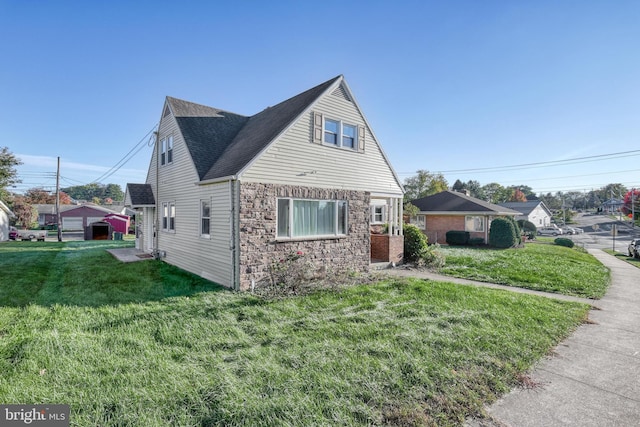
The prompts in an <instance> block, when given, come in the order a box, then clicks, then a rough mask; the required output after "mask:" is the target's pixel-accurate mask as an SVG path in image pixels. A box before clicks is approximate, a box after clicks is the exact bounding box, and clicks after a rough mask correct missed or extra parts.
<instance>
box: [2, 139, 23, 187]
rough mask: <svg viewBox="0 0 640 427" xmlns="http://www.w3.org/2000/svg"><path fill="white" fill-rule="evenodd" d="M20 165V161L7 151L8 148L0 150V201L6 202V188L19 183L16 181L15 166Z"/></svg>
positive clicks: (16, 172)
mask: <svg viewBox="0 0 640 427" xmlns="http://www.w3.org/2000/svg"><path fill="white" fill-rule="evenodd" d="M21 164H22V161H20V159H18V158H17V157H16V156H14V155H13V153H11V152H10V151H9V148H7V147H2V148H0V199H3V200H6V199H7V198H8V196H9V192H8V191H7V187H10V186H12V185H14V184H18V183H19V182H21V181H20V180H19V179H18V171H17V170H16V166H19V165H21Z"/></svg>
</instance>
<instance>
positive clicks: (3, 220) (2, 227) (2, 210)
mask: <svg viewBox="0 0 640 427" xmlns="http://www.w3.org/2000/svg"><path fill="white" fill-rule="evenodd" d="M14 217H15V215H14V214H13V212H11V209H9V207H8V206H7V205H5V204H4V203H3V202H2V200H0V242H3V241H5V240H9V219H11V218H14Z"/></svg>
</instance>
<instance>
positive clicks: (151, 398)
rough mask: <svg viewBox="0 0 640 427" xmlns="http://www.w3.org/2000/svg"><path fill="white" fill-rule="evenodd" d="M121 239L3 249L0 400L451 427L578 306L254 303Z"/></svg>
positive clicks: (236, 417) (345, 293) (183, 415)
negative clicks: (125, 253)
mask: <svg viewBox="0 0 640 427" xmlns="http://www.w3.org/2000/svg"><path fill="white" fill-rule="evenodd" d="M127 244H129V243H127V242H124V243H123V242H69V243H35V242H33V243H31V242H10V243H2V244H0V268H2V271H3V276H2V282H1V283H0V402H3V403H66V404H70V405H71V408H72V416H71V425H74V426H96V425H100V426H125V425H126V426H167V425H175V426H214V425H224V426H248V425H250V426H273V425H283V426H286V425H288V426H309V425H363V426H364V425H438V426H441V425H444V426H446V425H461V424H462V422H463V421H464V419H465V417H467V416H468V415H478V414H480V413H481V412H482V407H483V405H484V404H486V403H489V402H491V401H493V400H495V399H496V398H497V397H498V396H500V395H501V394H502V393H505V392H507V391H508V390H509V389H510V388H511V387H513V386H514V385H517V384H518V382H519V381H521V380H523V373H524V372H525V371H526V370H527V369H528V368H529V367H530V366H531V365H532V364H533V363H534V362H535V361H536V360H538V359H539V358H540V357H542V356H544V355H545V354H547V353H548V352H549V350H550V349H551V348H552V347H553V346H554V345H555V344H556V343H558V342H559V341H560V340H561V339H562V338H563V337H565V336H567V335H568V334H569V333H570V332H571V331H572V330H573V329H574V328H575V327H577V326H578V325H579V324H580V323H581V322H583V321H584V320H585V318H586V315H587V313H588V309H589V307H588V306H587V305H583V304H576V303H569V302H561V301H555V300H551V299H546V298H539V297H535V296H528V295H520V294H513V293H510V292H506V291H499V290H491V289H482V288H474V287H465V286H456V285H452V284H447V283H438V282H432V281H420V280H409V281H395V280H391V279H389V280H388V281H382V282H379V283H376V284H373V285H366V286H365V285H363V286H354V287H350V288H347V289H343V290H341V291H340V292H318V293H315V294H312V295H308V296H305V297H295V298H287V299H281V300H261V299H258V298H257V297H254V296H251V295H249V294H245V293H235V292H230V291H226V290H221V289H220V288H219V287H217V286H216V285H213V284H211V283H210V282H207V281H205V280H202V279H200V278H198V277H195V276H192V275H190V274H187V273H184V272H182V271H180V270H178V269H175V268H173V267H171V266H169V265H166V264H164V263H162V262H159V261H154V260H148V261H143V262H139V263H134V264H121V263H119V262H117V261H116V260H115V259H113V258H112V257H111V255H109V254H108V253H106V252H105V251H104V249H105V248H106V247H110V246H111V247H113V246H119V245H127Z"/></svg>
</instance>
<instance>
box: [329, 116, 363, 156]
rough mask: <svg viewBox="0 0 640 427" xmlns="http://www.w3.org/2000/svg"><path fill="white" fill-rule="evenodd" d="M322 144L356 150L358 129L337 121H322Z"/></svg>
mask: <svg viewBox="0 0 640 427" xmlns="http://www.w3.org/2000/svg"><path fill="white" fill-rule="evenodd" d="M323 141H324V143H325V144H330V145H334V146H336V147H343V148H349V149H351V150H357V149H358V129H357V127H356V126H354V125H350V124H347V123H344V122H342V121H339V120H331V119H325V120H324V140H323Z"/></svg>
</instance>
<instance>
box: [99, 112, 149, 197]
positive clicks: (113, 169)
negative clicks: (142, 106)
mask: <svg viewBox="0 0 640 427" xmlns="http://www.w3.org/2000/svg"><path fill="white" fill-rule="evenodd" d="M157 127H158V123H156V124H155V125H154V126H153V127H152V128H151V130H150V131H149V132H147V134H146V135H145V136H143V137H142V139H141V140H140V141H138V143H136V144H135V145H134V146H133V148H131V150H129V152H128V153H127V154H125V155H124V157H122V159H120V160H119V161H118V162H117V163H116V164H115V165H113V166H112V167H111V168H110V169H109V170H107V171H106V172H105V173H103V174H102V175H100V176H99V177H98V178H96V179H94V180H93V181H91V184H94V183H98V182H101V181H103V180H105V179H107V178H109V177H110V176H111V175H113V174H114V173H116V172H117V171H118V170H120V168H122V167H123V166H124V165H125V164H127V163H128V162H129V160H131V159H132V158H133V157H135V155H136V154H138V153H139V152H140V151H141V150H142V149H143V148H144V147H145V145H149V144H150V141H151V140H152V139H153V137H154V135H153V132H154V131H155V130H156V129H157ZM150 135H151V137H150ZM132 153H133V154H132Z"/></svg>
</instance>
